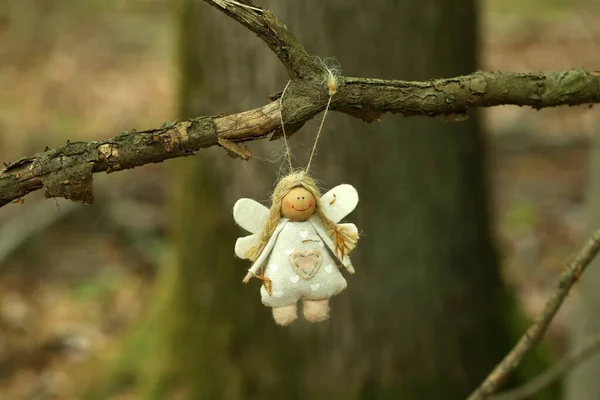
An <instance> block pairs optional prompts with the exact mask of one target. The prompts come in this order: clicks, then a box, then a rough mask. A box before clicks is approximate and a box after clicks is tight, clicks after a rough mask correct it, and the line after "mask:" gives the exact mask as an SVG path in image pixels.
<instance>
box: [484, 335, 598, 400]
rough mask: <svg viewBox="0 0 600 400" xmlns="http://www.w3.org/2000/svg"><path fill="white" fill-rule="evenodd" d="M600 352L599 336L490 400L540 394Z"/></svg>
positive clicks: (522, 399)
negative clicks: (539, 373) (527, 380)
mask: <svg viewBox="0 0 600 400" xmlns="http://www.w3.org/2000/svg"><path fill="white" fill-rule="evenodd" d="M599 352H600V334H599V335H596V336H594V338H593V339H592V340H590V342H589V343H588V344H587V345H586V346H584V347H583V348H581V349H580V350H579V351H576V352H574V353H572V354H570V355H568V356H567V357H565V358H563V359H562V360H560V361H559V362H558V363H556V364H555V365H554V366H552V367H551V368H549V369H548V370H546V371H545V372H544V373H542V374H541V375H539V376H537V377H536V378H535V379H534V380H532V381H531V382H529V383H526V384H525V385H523V386H521V387H518V388H516V389H513V390H507V391H506V392H502V393H499V394H497V395H493V396H492V397H491V398H490V399H491V400H525V399H528V398H530V397H532V396H533V395H535V394H536V393H538V392H540V391H541V390H543V389H544V388H546V387H547V386H548V385H550V384H551V383H552V382H554V381H555V380H556V379H558V378H559V377H561V376H562V375H564V374H566V373H569V372H571V371H572V370H573V369H575V367H577V366H579V365H581V364H583V363H584V362H585V361H587V360H589V359H590V358H592V356H594V355H596V354H598V353H599Z"/></svg>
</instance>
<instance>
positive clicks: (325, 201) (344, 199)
mask: <svg viewBox="0 0 600 400" xmlns="http://www.w3.org/2000/svg"><path fill="white" fill-rule="evenodd" d="M320 202H321V209H322V210H323V213H324V214H325V216H326V217H327V218H329V219H330V220H331V221H333V222H334V223H336V224H337V223H338V222H340V221H341V220H342V219H343V218H344V217H345V216H346V215H348V214H350V213H351V212H352V211H353V210H354V208H356V205H357V204H358V192H357V191H356V189H355V188H354V186H352V185H348V184H346V183H344V184H341V185H338V186H336V187H334V188H333V189H331V190H330V191H329V192H327V193H325V194H324V195H323V196H322V197H321V199H320Z"/></svg>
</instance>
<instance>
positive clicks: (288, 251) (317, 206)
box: [233, 171, 359, 325]
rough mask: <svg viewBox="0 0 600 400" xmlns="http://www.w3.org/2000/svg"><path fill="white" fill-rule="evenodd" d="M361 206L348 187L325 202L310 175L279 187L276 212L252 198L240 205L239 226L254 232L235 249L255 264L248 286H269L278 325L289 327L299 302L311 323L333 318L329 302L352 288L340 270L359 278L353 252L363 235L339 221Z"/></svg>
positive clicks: (267, 301) (264, 289)
mask: <svg viewBox="0 0 600 400" xmlns="http://www.w3.org/2000/svg"><path fill="white" fill-rule="evenodd" d="M357 203H358V193H357V192H356V189H354V187H352V186H351V185H347V184H342V185H339V186H336V187H335V188H333V189H331V190H330V191H329V192H327V193H326V194H325V195H324V196H322V197H321V195H320V193H319V189H318V187H317V184H316V183H315V181H314V180H313V179H312V178H311V177H310V176H309V175H308V174H307V173H306V172H305V171H300V172H295V173H292V174H290V175H287V176H286V177H284V178H282V179H281V180H280V181H279V182H278V183H277V185H276V187H275V190H274V191H273V195H272V204H271V209H270V210H269V209H267V208H266V207H265V206H263V205H261V204H260V203H258V202H256V201H254V200H251V199H240V200H238V201H237V202H236V203H235V206H234V207H233V217H234V219H235V221H236V222H237V223H238V225H240V226H241V227H242V228H244V229H245V230H247V231H249V232H250V233H252V235H250V236H246V237H242V238H239V239H238V240H237V242H236V244H235V254H236V255H237V256H238V257H240V258H243V259H249V260H250V261H253V264H252V266H251V267H250V269H249V270H248V274H247V275H246V277H245V278H244V280H243V282H244V283H248V281H249V280H250V279H251V278H252V277H257V278H259V279H261V280H262V281H263V285H262V286H261V289H260V294H261V298H262V302H263V304H264V305H266V306H267V307H271V308H272V309H273V317H274V319H275V322H276V323H277V324H279V325H288V324H290V323H291V322H293V321H294V320H295V319H296V318H297V302H298V300H302V302H303V309H304V317H305V318H306V319H307V320H308V321H311V322H320V321H324V320H326V319H327V318H328V317H329V298H330V297H332V296H335V295H336V294H338V293H340V292H341V291H342V290H344V289H345V288H346V285H347V284H346V280H345V279H344V277H343V276H342V274H341V272H340V271H339V269H338V267H339V268H341V267H342V266H344V267H345V268H346V269H347V271H348V272H349V273H351V274H354V268H353V266H352V263H351V262H350V258H349V257H348V253H349V252H350V251H352V250H353V249H354V247H355V246H356V243H357V241H358V237H359V235H358V230H357V228H356V226H355V225H354V224H350V223H340V224H338V222H340V221H341V220H342V218H344V217H345V216H346V215H348V214H349V213H350V212H351V211H352V210H354V208H355V207H356V204H357Z"/></svg>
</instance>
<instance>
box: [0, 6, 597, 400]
mask: <svg viewBox="0 0 600 400" xmlns="http://www.w3.org/2000/svg"><path fill="white" fill-rule="evenodd" d="M38 3H39V4H38ZM67 3H69V4H72V3H73V2H67ZM83 3H87V2H83ZM100 3H101V2H91V3H90V4H92V5H89V4H86V5H77V6H73V7H71V6H69V7H70V8H69V10H68V11H67V10H66V9H65V8H64V7H65V6H64V5H62V3H60V2H48V3H43V4H51V5H43V6H42V5H41V4H42V2H36V1H35V0H27V1H23V2H22V3H21V5H20V6H16V7H13V8H12V9H11V8H10V7H8V10H5V9H3V8H2V7H3V6H1V5H0V40H2V41H3V44H4V43H7V44H8V46H5V47H3V48H1V49H0V59H3V60H7V59H9V60H10V61H8V62H3V64H1V65H0V86H1V87H3V88H6V89H5V90H3V91H0V159H2V160H5V161H10V160H13V159H16V158H18V157H21V156H24V155H28V154H31V153H34V152H36V151H40V150H42V149H43V148H44V147H45V146H50V147H54V146H57V145H59V144H61V143H64V142H65V141H66V140H67V138H68V139H70V140H92V139H101V138H106V137H109V136H113V135H114V134H115V133H117V132H120V131H124V130H128V129H131V128H133V127H136V128H138V129H141V128H148V127H153V126H158V125H160V124H162V123H163V122H164V121H166V120H171V119H173V116H174V115H176V87H177V85H176V83H177V79H176V77H177V75H176V65H175V60H176V57H175V46H174V44H175V43H176V38H175V34H176V29H175V28H176V27H175V26H174V21H175V19H174V18H173V15H171V14H170V12H169V10H170V8H169V7H172V6H173V4H174V2H161V1H147V2H127V1H113V2H110V3H111V4H112V5H111V6H101V5H99V4H100ZM512 3H513V2H510V1H504V2H500V1H499V0H489V1H488V2H486V3H485V7H484V16H485V18H484V20H483V24H482V26H483V32H484V38H483V39H484V40H483V44H482V48H483V63H482V64H483V65H482V69H484V70H510V71H537V70H563V69H568V68H572V67H580V66H581V67H586V68H590V69H597V68H598V65H600V26H598V24H594V23H592V21H594V20H596V21H597V20H598V19H599V17H600V7H595V8H594V6H593V4H595V3H593V2H585V1H580V2H579V3H577V4H578V5H577V6H575V5H574V4H575V3H569V2H563V1H559V0H553V1H546V2H545V3H544V5H545V6H544V8H543V9H544V12H539V10H540V9H539V7H538V8H536V7H532V9H523V8H522V5H521V6H519V7H521V8H518V10H516V9H514V8H511V7H517V6H514V5H512V6H511V4H512ZM521 3H522V2H521ZM531 3H536V4H538V6H539V5H540V3H541V0H538V1H533V0H532V1H531ZM136 4H137V5H136ZM140 4H143V6H141V5H140ZM33 5H35V7H32V6H33ZM94 7H95V8H94ZM32 10H35V12H32ZM3 12H4V13H5V15H3V14H2V13H3ZM17 21H18V22H17ZM33 27H35V29H33ZM33 31H35V34H33V33H32V32H33ZM8 54H10V57H8ZM234 111H236V110H234ZM485 121H486V126H487V130H488V133H489V138H490V144H491V153H492V157H491V165H490V174H491V179H492V188H493V195H494V196H493V200H494V217H495V223H496V224H495V227H496V237H497V240H498V243H499V248H500V250H501V256H502V266H503V274H504V277H505V279H506V281H507V282H508V284H509V285H510V286H511V287H512V288H513V290H514V291H515V293H517V295H518V298H519V300H520V301H521V304H522V305H523V307H524V309H525V310H526V312H527V314H528V315H534V314H535V313H536V312H538V311H539V310H540V308H541V307H542V305H543V303H544V301H545V299H546V297H547V295H548V292H549V290H550V289H551V288H552V285H553V283H554V280H555V278H556V276H557V275H558V273H559V271H560V269H561V268H562V267H563V266H564V264H565V262H566V261H567V260H568V259H569V256H571V255H572V253H573V252H574V251H575V250H577V249H578V246H580V244H581V243H582V241H583V239H584V237H585V236H584V233H585V229H587V227H586V226H585V223H586V219H585V213H584V199H585V191H586V183H587V182H586V180H587V167H588V153H589V148H590V142H591V137H592V134H593V133H594V126H598V125H600V124H599V123H600V114H599V112H598V111H597V110H596V109H593V108H591V109H589V108H587V107H570V108H560V109H555V110H542V111H539V112H534V111H532V110H531V109H529V108H519V107H498V108H494V109H491V110H486V111H485ZM596 130H597V128H596ZM171 169H172V168H171V164H170V163H166V164H164V165H162V164H161V165H149V166H145V167H143V168H140V169H136V170H135V171H124V172H119V173H118V174H113V175H108V176H106V175H102V176H97V177H96V178H95V193H96V196H97V201H96V203H95V204H94V205H93V206H89V207H84V206H79V205H75V204H72V203H69V202H66V201H62V200H58V201H54V200H44V199H43V196H42V195H41V193H35V194H32V195H29V196H27V197H26V199H25V203H24V204H22V205H19V204H13V205H10V206H7V207H4V208H2V209H0V266H1V268H0V331H1V332H2V335H1V336H0V398H2V399H49V398H57V399H69V398H71V397H70V393H72V390H73V387H74V386H75V384H76V383H75V379H74V377H75V376H78V374H79V373H81V370H85V369H86V368H87V369H88V370H89V369H90V368H92V367H91V365H93V364H94V363H93V362H89V361H90V360H94V361H98V360H103V359H106V358H107V357H110V356H111V354H112V353H113V352H114V351H115V350H116V348H117V347H116V346H117V344H118V343H119V342H120V340H121V339H122V338H123V336H124V335H127V333H128V332H129V329H130V328H131V327H133V326H135V324H136V323H137V322H138V321H139V317H140V316H141V315H143V313H144V311H145V309H146V306H147V304H148V303H149V299H150V296H151V295H152V282H153V280H154V277H155V276H156V272H157V270H158V269H159V268H160V266H161V264H162V263H163V262H164V260H165V258H166V257H167V256H168V251H169V244H168V241H167V234H168V230H169V213H168V211H165V210H168V209H169V196H168V191H169V185H168V182H169V175H170V172H171ZM568 317H569V302H568V301H567V304H566V306H565V308H564V310H562V311H561V312H560V313H559V316H558V318H557V320H556V321H555V323H554V324H553V326H552V330H551V334H550V336H549V337H548V339H547V340H548V341H549V343H550V344H551V345H552V346H553V347H554V348H555V349H557V350H558V351H559V352H560V351H563V350H564V345H565V326H566V324H567V321H568ZM88 372H89V371H88ZM128 398H129V399H133V398H135V397H134V396H133V395H132V396H130V397H128Z"/></svg>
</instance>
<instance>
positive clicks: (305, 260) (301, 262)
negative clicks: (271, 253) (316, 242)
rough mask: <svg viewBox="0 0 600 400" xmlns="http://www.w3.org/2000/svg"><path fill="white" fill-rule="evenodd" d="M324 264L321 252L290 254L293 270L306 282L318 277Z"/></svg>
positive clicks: (306, 251) (294, 252)
mask: <svg viewBox="0 0 600 400" xmlns="http://www.w3.org/2000/svg"><path fill="white" fill-rule="evenodd" d="M322 262H323V255H322V254H321V251H320V250H294V251H293V252H292V253H291V254H290V264H292V268H294V271H296V273H297V274H298V275H299V276H300V277H301V278H302V279H304V280H309V279H311V278H313V277H314V276H315V275H317V272H319V268H320V267H321V263H322Z"/></svg>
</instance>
